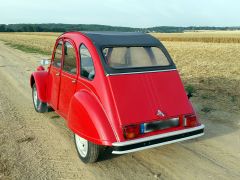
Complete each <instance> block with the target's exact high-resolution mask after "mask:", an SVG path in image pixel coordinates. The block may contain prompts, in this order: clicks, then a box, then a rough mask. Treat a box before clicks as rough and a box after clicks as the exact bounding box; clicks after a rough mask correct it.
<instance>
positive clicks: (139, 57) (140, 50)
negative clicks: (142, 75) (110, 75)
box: [103, 47, 170, 69]
mask: <svg viewBox="0 0 240 180" xmlns="http://www.w3.org/2000/svg"><path fill="white" fill-rule="evenodd" d="M103 54H104V56H105V60H106V63H107V64H108V65H109V66H110V67H112V68H116V69H124V68H139V67H156V66H169V65H170V63H169V61H168V59H167V57H166V56H165V55H164V53H163V52H162V50H161V49H160V48H158V47H108V48H104V49H103Z"/></svg>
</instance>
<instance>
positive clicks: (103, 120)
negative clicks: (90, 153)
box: [68, 90, 116, 146]
mask: <svg viewBox="0 0 240 180" xmlns="http://www.w3.org/2000/svg"><path fill="white" fill-rule="evenodd" d="M69 109H70V110H69V114H68V126H69V128H70V129H71V130H72V131H73V132H74V133H76V134H78V135H79V136H81V137H83V138H85V139H87V140H88V141H91V142H93V143H95V144H99V145H106V146H111V144H112V143H113V142H115V141H116V137H115V135H114V132H113V129H112V127H111V125H110V123H109V121H108V119H107V116H106V114H105V112H104V111H103V108H102V107H101V105H100V103H99V102H98V100H97V99H96V97H95V96H94V95H93V94H92V93H90V92H88V91H86V90H82V91H78V92H76V93H75V94H74V96H73V98H72V100H71V103H70V107H69Z"/></svg>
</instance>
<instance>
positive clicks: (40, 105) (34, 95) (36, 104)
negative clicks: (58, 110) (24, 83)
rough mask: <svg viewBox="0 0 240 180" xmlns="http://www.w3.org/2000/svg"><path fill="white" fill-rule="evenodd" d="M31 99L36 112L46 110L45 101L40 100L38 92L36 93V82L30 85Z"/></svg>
mask: <svg viewBox="0 0 240 180" xmlns="http://www.w3.org/2000/svg"><path fill="white" fill-rule="evenodd" d="M32 99H33V105H34V109H35V110H36V111H37V112H38V113H44V112H46V111H47V109H48V107H47V103H44V102H42V101H41V100H40V99H39V98H38V93H37V88H36V84H33V86H32Z"/></svg>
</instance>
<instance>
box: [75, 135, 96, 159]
mask: <svg viewBox="0 0 240 180" xmlns="http://www.w3.org/2000/svg"><path fill="white" fill-rule="evenodd" d="M79 138H80V139H82V140H83V141H86V144H85V145H86V146H87V151H86V154H83V152H81V150H80V149H79V148H80V147H79V143H78V141H79V140H80V139H79ZM74 142H75V146H76V149H77V152H78V155H79V158H80V159H81V160H82V162H84V163H86V164H87V163H94V162H96V161H97V160H98V157H99V154H100V149H101V146H99V145H97V144H93V143H91V142H89V141H87V140H86V139H84V138H81V137H80V136H78V135H76V134H74Z"/></svg>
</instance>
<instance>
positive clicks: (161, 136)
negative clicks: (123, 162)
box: [112, 124, 205, 146]
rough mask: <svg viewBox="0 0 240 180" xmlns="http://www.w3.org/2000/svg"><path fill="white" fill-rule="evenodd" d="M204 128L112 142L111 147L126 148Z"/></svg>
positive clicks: (198, 127)
mask: <svg viewBox="0 0 240 180" xmlns="http://www.w3.org/2000/svg"><path fill="white" fill-rule="evenodd" d="M204 127H205V126H204V125H203V124H202V125H200V126H197V127H194V128H188V129H183V130H178V131H173V132H169V133H164V134H158V135H154V136H149V137H145V138H140V139H134V140H130V141H124V142H114V143H112V146H127V145H130V144H137V143H141V142H145V141H151V140H154V139H160V138H164V137H168V136H174V135H178V134H183V133H188V132H192V131H197V130H200V129H204Z"/></svg>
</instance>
